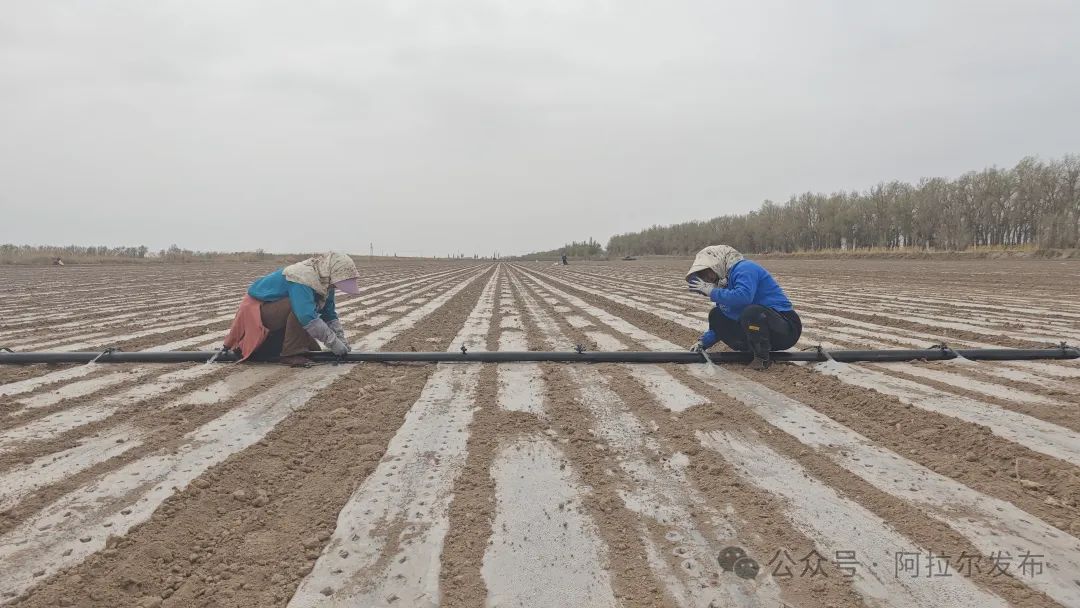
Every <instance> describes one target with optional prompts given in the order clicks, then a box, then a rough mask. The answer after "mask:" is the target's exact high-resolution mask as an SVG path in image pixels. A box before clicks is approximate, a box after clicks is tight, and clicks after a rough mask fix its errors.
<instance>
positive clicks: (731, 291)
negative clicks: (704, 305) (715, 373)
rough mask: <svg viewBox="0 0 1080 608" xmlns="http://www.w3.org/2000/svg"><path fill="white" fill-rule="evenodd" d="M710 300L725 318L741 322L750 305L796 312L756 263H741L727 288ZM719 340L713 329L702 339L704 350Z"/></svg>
mask: <svg viewBox="0 0 1080 608" xmlns="http://www.w3.org/2000/svg"><path fill="white" fill-rule="evenodd" d="M709 299H710V300H712V301H713V302H715V303H716V305H717V306H718V307H719V308H720V311H721V312H723V313H724V316H725V317H727V318H729V319H732V320H735V321H738V320H739V316H740V315H741V314H742V312H743V310H745V309H746V307H747V306H749V305H751V304H758V305H761V306H765V307H766V308H771V309H773V310H775V311H777V312H784V311H788V310H794V308H792V306H791V300H788V297H787V294H785V293H784V290H783V289H781V288H780V285H779V284H778V283H777V282H776V279H774V278H773V277H772V275H771V274H769V271H768V270H765V268H763V267H762V266H761V265H760V264H758V263H757V262H755V261H753V260H746V259H744V260H740V261H738V262H736V263H735V265H734V266H732V267H731V269H730V270H729V271H728V286H727V287H717V288H716V289H713V290H712V293H711V294H710V295H709ZM717 341H718V338H717V337H716V333H715V332H713V330H711V329H710V330H709V331H707V332H705V333H704V334H703V335H702V336H701V343H702V344H703V345H705V347H706V348H707V347H710V346H712V345H713V344H716V342H717Z"/></svg>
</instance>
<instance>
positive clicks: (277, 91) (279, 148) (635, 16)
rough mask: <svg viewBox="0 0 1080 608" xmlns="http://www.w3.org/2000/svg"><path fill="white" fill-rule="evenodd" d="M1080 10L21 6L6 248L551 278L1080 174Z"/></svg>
mask: <svg viewBox="0 0 1080 608" xmlns="http://www.w3.org/2000/svg"><path fill="white" fill-rule="evenodd" d="M1078 34H1080V2H1076V1H1075V0H1061V1H1045V0H1024V1H1020V0H1010V1H998V0H965V1H955V2H950V1H947V0H930V1H923V0H905V1H899V0H897V1H895V2H891V3H885V2H876V1H869V2H868V1H865V0H852V1H843V2H841V1H831V2H827V1H813V2H808V1H805V0H792V1H777V0H764V1H762V0H756V1H744V2H738V3H734V2H727V1H722V0H701V1H684V0H653V1H648V2H645V1H640V0H628V1H620V2H616V1H614V0H612V1H600V2H592V1H589V0H581V1H570V0H560V1H558V2H529V1H527V0H501V1H477V0H453V1H432V2H410V1H407V0H394V1H386V2H379V1H374V0H372V1H367V2H356V1H353V2H322V1H310V0H308V1H304V2H297V1H295V0H293V1H289V2H268V1H261V0H260V1H258V2H255V1H252V2H238V1H229V0H214V1H209V2H192V1H187V0H185V1H176V2H156V1H151V0H131V1H104V0H97V1H89V2H88V1H72V2H61V1H43V0H30V1H26V2H13V1H9V0H0V242H16V243H33V244H44V243H48V244H68V243H78V244H111V245H120V244H129V245H138V244H146V245H148V246H150V247H151V248H154V249H158V248H162V247H166V246H168V245H169V244H171V243H176V244H179V245H181V246H182V247H187V248H193V249H214V250H240V249H244V250H251V249H256V248H263V249H266V250H267V251H277V252H285V251H311V250H320V249H331V248H332V249H341V250H347V251H352V252H357V253H361V252H366V251H367V250H368V243H369V242H374V244H375V249H376V252H385V253H395V252H396V253H399V254H402V255H405V254H414V255H444V254H446V253H449V252H457V251H461V252H465V253H468V254H472V253H473V252H478V253H491V252H493V251H495V250H498V251H500V252H502V253H503V254H511V253H522V252H526V251H530V250H536V249H550V248H553V247H556V246H558V245H560V244H562V243H564V242H566V241H569V240H572V239H584V238H587V237H594V238H596V239H598V240H600V241H602V242H604V243H606V241H607V238H608V237H609V236H611V235H612V234H615V233H618V232H625V231H630V230H635V229H638V228H642V227H646V226H648V225H651V224H654V223H661V224H668V223H673V222H678V221H684V220H688V219H705V218H708V217H713V216H716V215H721V214H724V213H729V212H743V211H746V210H749V209H752V208H754V207H756V206H757V205H759V204H760V203H761V201H762V200H764V199H766V198H771V199H773V200H786V199H787V197H788V196H789V195H791V194H793V193H797V192H802V191H807V190H813V191H834V190H839V189H856V188H858V189H861V188H865V187H868V186H870V185H873V184H874V183H877V182H878V181H882V180H889V179H895V178H898V179H905V180H917V179H918V178H919V177H922V176H932V175H943V176H953V175H957V174H959V173H962V172H964V171H967V170H970V169H979V168H982V167H985V166H990V165H999V166H1011V165H1012V164H1014V163H1015V162H1016V161H1018V160H1019V159H1020V158H1022V157H1024V156H1027V155H1038V156H1041V157H1043V158H1056V157H1060V156H1062V155H1064V154H1066V153H1078V152H1080V112H1078V108H1080V35H1078Z"/></svg>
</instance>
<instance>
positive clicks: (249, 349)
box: [225, 252, 360, 366]
mask: <svg viewBox="0 0 1080 608" xmlns="http://www.w3.org/2000/svg"><path fill="white" fill-rule="evenodd" d="M359 276H360V273H359V272H358V271H357V270H356V264H355V263H354V262H353V260H352V258H350V257H349V256H347V255H345V254H344V253H334V252H331V253H327V254H324V255H317V256H315V257H312V258H308V259H306V260H304V261H302V262H297V263H295V264H292V265H290V266H286V267H284V268H279V269H277V270H275V271H274V272H271V273H270V274H268V275H266V276H264V277H262V278H261V279H258V280H256V281H255V282H254V283H252V284H251V287H249V288H248V290H247V294H246V295H245V296H244V299H243V301H241V302H240V310H238V311H237V312H236V317H235V318H234V319H233V322H232V327H230V328H229V334H228V335H227V336H226V337H225V348H228V349H233V350H239V351H240V354H241V357H242V359H241V361H243V360H246V359H248V358H252V357H254V359H255V360H259V361H268V360H277V361H278V362H280V363H284V364H286V365H303V366H306V365H308V364H310V363H311V360H310V359H309V358H308V357H305V356H304V353H306V352H307V351H309V350H319V342H322V343H323V344H325V345H326V346H327V348H329V349H330V350H331V351H333V352H334V354H335V355H338V356H339V357H340V356H344V355H346V354H348V353H349V351H351V350H352V348H351V347H350V346H349V342H348V340H346V338H345V330H344V329H342V327H341V321H339V320H338V316H337V312H336V311H335V310H334V291H335V290H338V289H340V290H341V291H343V292H345V293H348V294H353V295H356V294H359V293H360V287H359V286H358V285H357V283H356V279H357V277H359ZM316 340H318V342H316Z"/></svg>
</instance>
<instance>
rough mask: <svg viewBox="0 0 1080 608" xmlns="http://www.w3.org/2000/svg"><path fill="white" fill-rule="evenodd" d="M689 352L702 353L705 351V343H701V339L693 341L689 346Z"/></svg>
mask: <svg viewBox="0 0 1080 608" xmlns="http://www.w3.org/2000/svg"><path fill="white" fill-rule="evenodd" d="M690 352H692V353H703V352H705V345H704V344H702V343H701V340H698V341H697V342H694V345H693V346H691V347H690Z"/></svg>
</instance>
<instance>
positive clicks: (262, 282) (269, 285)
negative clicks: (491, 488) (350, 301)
mask: <svg viewBox="0 0 1080 608" xmlns="http://www.w3.org/2000/svg"><path fill="white" fill-rule="evenodd" d="M248 295H249V296H251V297H253V298H255V299H256V300H259V301H261V302H276V301H278V300H280V299H281V298H289V304H290V305H291V306H292V310H293V313H294V314H295V315H296V318H297V319H299V320H300V324H301V325H307V324H308V323H311V322H312V321H314V320H315V318H316V317H322V320H323V321H327V322H329V321H333V320H334V319H336V318H338V316H337V311H336V310H334V287H333V286H332V285H331V286H330V289H329V290H327V292H326V300H325V301H322V302H320V300H322V298H319V297H318V296H317V295H316V293H315V290H314V289H312V288H310V287H308V286H307V285H301V284H300V283H293V282H292V281H290V280H288V279H286V278H285V273H284V272H283V269H282V268H278V269H277V270H275V271H274V272H271V273H270V274H268V275H266V276H265V277H262V278H261V279H256V280H255V282H254V283H252V284H251V287H248ZM320 304H321V306H320Z"/></svg>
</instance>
